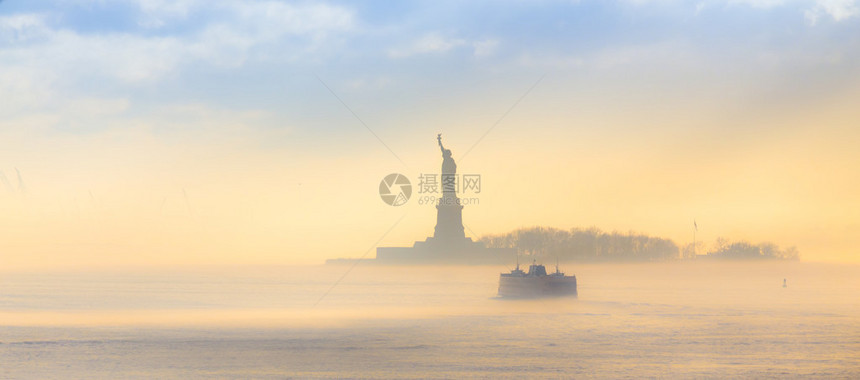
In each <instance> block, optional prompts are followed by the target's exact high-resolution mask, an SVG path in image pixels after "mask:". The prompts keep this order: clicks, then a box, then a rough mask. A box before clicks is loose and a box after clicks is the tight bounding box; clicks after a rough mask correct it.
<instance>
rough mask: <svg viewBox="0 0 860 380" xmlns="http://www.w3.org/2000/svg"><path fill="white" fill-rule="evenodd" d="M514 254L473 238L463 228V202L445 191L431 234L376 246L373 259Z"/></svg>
mask: <svg viewBox="0 0 860 380" xmlns="http://www.w3.org/2000/svg"><path fill="white" fill-rule="evenodd" d="M512 257H516V250H515V249H513V248H487V247H486V246H484V244H483V243H481V242H477V241H472V239H471V238H468V237H466V234H465V232H464V230H463V205H461V204H460V200H459V199H458V198H457V197H456V196H455V195H453V193H448V192H446V194H445V195H444V196H443V197H442V199H440V200H439V203H438V204H437V205H436V229H435V232H434V234H433V236H431V237H428V238H427V239H425V240H424V241H416V242H415V244H413V245H412V246H411V247H378V248H376V263H377V264H391V265H412V264H425V265H426V264H429V265H450V264H466V265H484V264H503V263H508V262H510V261H511V258H512Z"/></svg>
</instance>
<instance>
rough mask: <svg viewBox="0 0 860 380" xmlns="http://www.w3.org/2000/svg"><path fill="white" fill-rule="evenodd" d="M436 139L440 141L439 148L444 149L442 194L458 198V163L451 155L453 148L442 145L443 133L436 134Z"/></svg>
mask: <svg viewBox="0 0 860 380" xmlns="http://www.w3.org/2000/svg"><path fill="white" fill-rule="evenodd" d="M436 140H437V141H439V149H441V150H442V195H443V196H444V197H446V198H456V190H457V164H456V163H455V162H454V157H452V155H451V149H445V147H444V146H443V145H442V134H441V133H440V134H438V135H436ZM449 202H450V201H449Z"/></svg>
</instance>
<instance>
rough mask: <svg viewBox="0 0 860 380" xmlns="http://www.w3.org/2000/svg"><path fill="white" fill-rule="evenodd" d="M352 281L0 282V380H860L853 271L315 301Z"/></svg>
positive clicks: (383, 275)
mask: <svg viewBox="0 0 860 380" xmlns="http://www.w3.org/2000/svg"><path fill="white" fill-rule="evenodd" d="M347 269H348V268H347V267H341V266H298V267H268V268H262V267H243V268H220V267H219V268H187V269H169V270H158V271H156V270H152V271H116V272H111V273H108V272H99V273H95V272H93V273H6V274H3V275H2V276H0V289H2V291H0V326H2V327H0V362H2V363H3V365H2V366H0V377H3V378H56V377H61V378H93V377H95V378H98V377H102V378H107V377H111V378H115V377H123V378H153V377H157V378H189V377H213V376H214V377H245V378H247V377H271V378H282V377H285V376H287V377H289V376H295V377H302V378H305V377H340V378H342V377H398V378H403V377H415V378H426V377H448V378H451V377H453V378H464V377H466V378H467V377H494V378H497V377H503V378H504V377H510V378H513V377H522V376H528V377H553V378H559V377H574V376H575V377H584V376H598V377H613V378H619V377H637V378H638V377H648V376H660V377H678V376H682V377H698V376H705V377H732V376H745V377H761V376H780V377H803V378H808V377H826V378H834V377H835V378H857V377H858V376H860V354H858V353H860V302H858V298H857V296H856V295H857V294H858V291H860V277H858V276H857V274H858V273H860V271H858V269H860V267H858V266H856V265H835V264H815V263H801V262H752V263H751V262H740V263H720V262H708V263H701V262H698V263H655V264H605V265H593V264H590V265H580V264H562V266H561V270H562V271H564V272H566V273H567V274H576V275H577V278H578V280H579V297H578V298H556V299H540V300H500V299H498V298H496V290H497V286H498V274H499V273H500V272H503V271H507V270H508V269H509V268H504V267H501V266H499V267H374V266H368V265H364V264H360V265H358V266H356V267H355V268H354V270H352V271H351V272H350V273H349V274H348V275H347V276H346V277H345V278H344V279H343V281H341V282H340V283H339V284H338V285H337V286H336V287H334V288H333V289H332V290H331V292H330V293H328V295H327V296H325V297H324V298H322V300H320V297H321V296H322V295H323V294H325V292H326V291H327V290H328V289H329V288H330V287H331V286H332V284H334V283H335V282H336V281H337V280H338V278H340V277H341V276H342V275H343V274H344V273H345V272H346V271H347ZM783 279H787V285H788V287H786V288H783V287H782V284H783ZM317 301H319V303H318V304H317V305H316V306H314V304H315V303H316V302H317Z"/></svg>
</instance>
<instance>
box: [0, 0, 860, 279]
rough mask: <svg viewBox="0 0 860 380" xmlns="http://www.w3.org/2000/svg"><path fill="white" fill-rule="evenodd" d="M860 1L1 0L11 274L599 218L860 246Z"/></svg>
mask: <svg viewBox="0 0 860 380" xmlns="http://www.w3.org/2000/svg"><path fill="white" fill-rule="evenodd" d="M857 104H860V1H855V0H817V1H789V0H785V1H781V0H746V1H744V0H714V1H672V0H654V1H648V0H619V1H590V0H580V1H548V0H547V1H530V2H526V1H514V0H511V1H493V2H489V1H486V2H485V1H472V2H460V1H426V2H422V1H416V2H383V1H379V2H373V1H354V2H337V1H330V2H282V1H274V0H272V1H241V2H240V1H236V2H232V1H217V0H215V1H212V0H210V1H202V0H201V1H197V0H177V1H166V0H115V1H110V0H53V1H51V0H44V1H23V0H5V1H0V231H2V232H0V262H2V265H3V266H4V267H5V268H27V269H49V268H57V267H81V268H94V267H109V266H163V265H237V264H249V265H258V264H262V265H265V264H296V263H309V264H312V263H320V262H322V261H323V260H324V259H325V258H331V257H361V256H365V257H373V254H374V253H373V248H374V247H375V246H377V245H381V246H403V245H411V244H412V242H413V241H415V240H423V239H424V238H425V237H426V236H428V235H431V234H432V231H433V225H434V223H435V210H434V209H433V208H432V206H428V205H426V204H421V202H420V200H421V196H425V195H427V194H418V193H417V186H416V193H415V194H413V197H412V199H410V201H409V202H408V203H407V204H406V205H404V206H400V207H393V206H389V205H387V204H385V203H384V202H383V201H382V200H381V199H380V197H379V194H378V189H379V182H380V180H381V179H382V178H383V177H384V176H386V175H387V174H390V173H402V174H404V175H405V176H406V177H407V178H409V179H411V180H412V182H413V184H414V185H417V182H418V178H419V176H421V175H422V174H424V173H435V172H438V171H439V167H440V165H441V155H440V153H439V148H438V146H437V145H436V144H437V143H436V135H437V134H438V133H441V134H442V136H443V142H444V143H445V145H446V148H449V149H451V150H452V151H453V155H454V158H455V160H456V161H457V164H458V171H459V172H460V173H472V174H480V175H481V180H482V191H481V193H480V194H474V195H473V198H476V199H477V200H476V201H474V202H473V204H471V205H469V206H467V207H466V208H465V209H464V216H463V218H464V224H465V225H466V227H467V230H466V232H467V235H469V236H471V237H473V238H478V237H480V236H482V235H485V234H496V233H503V232H507V231H510V230H513V229H516V228H519V227H528V226H536V225H541V226H553V227H559V228H574V227H582V228H587V227H592V226H594V227H598V228H600V229H603V230H605V231H620V232H628V231H633V232H637V233H645V234H649V235H655V236H661V237H667V238H670V239H673V240H674V241H675V242H676V243H678V244H679V245H683V244H687V243H689V242H691V241H692V239H693V236H692V235H693V221H694V220H695V221H696V223H697V225H698V227H699V230H698V232H697V235H696V239H697V240H699V241H702V242H704V243H705V244H706V245H707V246H710V245H711V244H712V243H713V242H714V241H715V240H716V239H717V238H718V237H724V238H728V239H730V240H749V241H751V242H765V241H770V242H774V243H776V244H778V245H780V246H783V247H787V246H797V248H798V250H799V252H800V255H801V259H803V260H807V261H830V262H860V251H858V249H857V247H858V246H860V234H857V233H856V231H857V230H858V227H860V195H858V194H860V170H858V168H860V152H858V149H857V148H856V147H857V146H858V143H860V107H858V106H857Z"/></svg>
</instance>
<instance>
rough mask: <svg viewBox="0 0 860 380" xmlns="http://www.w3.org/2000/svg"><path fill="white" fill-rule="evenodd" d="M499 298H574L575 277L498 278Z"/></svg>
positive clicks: (505, 276)
mask: <svg viewBox="0 0 860 380" xmlns="http://www.w3.org/2000/svg"><path fill="white" fill-rule="evenodd" d="M499 296H501V297H505V298H537V297H562V296H574V297H575V296H576V276H540V277H535V276H510V275H504V274H503V275H501V276H499Z"/></svg>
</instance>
